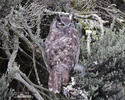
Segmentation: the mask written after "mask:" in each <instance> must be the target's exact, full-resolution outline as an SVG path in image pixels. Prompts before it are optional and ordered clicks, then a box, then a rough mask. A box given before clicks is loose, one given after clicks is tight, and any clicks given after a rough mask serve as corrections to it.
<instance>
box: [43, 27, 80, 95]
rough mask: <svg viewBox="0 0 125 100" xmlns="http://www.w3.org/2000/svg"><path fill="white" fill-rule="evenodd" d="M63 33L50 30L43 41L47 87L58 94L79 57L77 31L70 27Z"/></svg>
mask: <svg viewBox="0 0 125 100" xmlns="http://www.w3.org/2000/svg"><path fill="white" fill-rule="evenodd" d="M65 31H66V33H64V32H65ZM65 31H64V32H63V31H59V30H57V29H52V30H50V33H49V35H48V37H47V39H46V41H45V55H46V60H47V64H48V65H49V67H50V75H49V81H48V87H49V89H50V90H52V91H53V92H55V93H59V92H60V91H61V87H62V85H66V84H67V82H68V81H69V76H70V72H71V70H72V69H73V68H74V66H75V64H76V63H77V59H78V55H79V37H78V32H77V30H76V29H73V28H72V27H71V28H68V29H67V30H65Z"/></svg>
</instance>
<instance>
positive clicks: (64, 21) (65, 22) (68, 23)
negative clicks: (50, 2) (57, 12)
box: [56, 15, 74, 29]
mask: <svg viewBox="0 0 125 100" xmlns="http://www.w3.org/2000/svg"><path fill="white" fill-rule="evenodd" d="M72 19H73V15H70V16H69V17H61V16H57V17H56V27H57V28H60V29H65V28H67V27H74V23H73V21H72Z"/></svg>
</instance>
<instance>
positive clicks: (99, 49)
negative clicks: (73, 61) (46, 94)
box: [77, 20, 125, 100]
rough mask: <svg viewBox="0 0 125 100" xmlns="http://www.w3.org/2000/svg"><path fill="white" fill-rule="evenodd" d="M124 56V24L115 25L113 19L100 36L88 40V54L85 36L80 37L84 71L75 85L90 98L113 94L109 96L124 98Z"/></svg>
mask: <svg viewBox="0 0 125 100" xmlns="http://www.w3.org/2000/svg"><path fill="white" fill-rule="evenodd" d="M97 32H98V31H97ZM97 34H98V33H97ZM97 36H98V37H100V35H97ZM124 59H125V26H124V25H123V26H122V27H120V28H118V25H117V27H116V22H115V20H114V21H113V23H112V24H111V26H110V28H105V34H104V36H103V38H100V39H99V40H96V41H94V42H91V56H90V55H88V54H87V50H86V41H85V39H84V38H83V39H82V43H81V55H80V63H81V64H82V65H83V66H84V67H85V68H86V75H85V76H84V77H80V78H79V79H78V80H77V81H78V83H79V86H80V87H81V86H82V87H83V88H84V89H85V90H86V91H87V92H88V97H89V98H93V99H94V100H103V99H106V100H108V99H109V98H110V99H111V98H113V97H114V98H115V99H111V100H124V99H125V98H124V97H125V95H124V92H122V91H124V89H125V88H124V86H123V84H124V82H125V67H124V65H125V61H124ZM120 98H122V99H120Z"/></svg>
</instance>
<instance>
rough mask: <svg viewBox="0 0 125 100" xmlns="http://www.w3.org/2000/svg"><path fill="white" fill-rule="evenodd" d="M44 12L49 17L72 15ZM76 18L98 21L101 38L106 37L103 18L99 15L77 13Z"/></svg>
mask: <svg viewBox="0 0 125 100" xmlns="http://www.w3.org/2000/svg"><path fill="white" fill-rule="evenodd" d="M43 12H44V13H47V14H48V15H64V16H69V15H70V13H65V12H56V11H50V10H48V9H44V10H43ZM74 17H76V18H81V19H88V18H95V19H96V20H98V22H99V23H100V30H101V38H102V37H103V35H104V28H103V21H102V19H101V17H99V16H98V15H97V14H89V15H79V14H77V13H74Z"/></svg>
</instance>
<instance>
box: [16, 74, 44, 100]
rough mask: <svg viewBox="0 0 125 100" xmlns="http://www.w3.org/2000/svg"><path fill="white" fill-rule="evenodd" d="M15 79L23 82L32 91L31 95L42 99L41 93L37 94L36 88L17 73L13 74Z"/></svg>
mask: <svg viewBox="0 0 125 100" xmlns="http://www.w3.org/2000/svg"><path fill="white" fill-rule="evenodd" d="M14 78H15V79H16V80H18V81H20V82H21V83H22V84H24V85H25V86H26V87H27V88H28V90H29V91H31V92H32V93H33V95H34V96H35V97H36V99H37V100H44V99H43V98H42V97H41V95H40V94H39V92H38V90H37V89H35V88H34V87H33V86H32V85H30V84H28V83H27V82H26V81H25V80H24V79H23V78H22V77H21V76H20V74H19V73H16V74H15V77H14Z"/></svg>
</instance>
